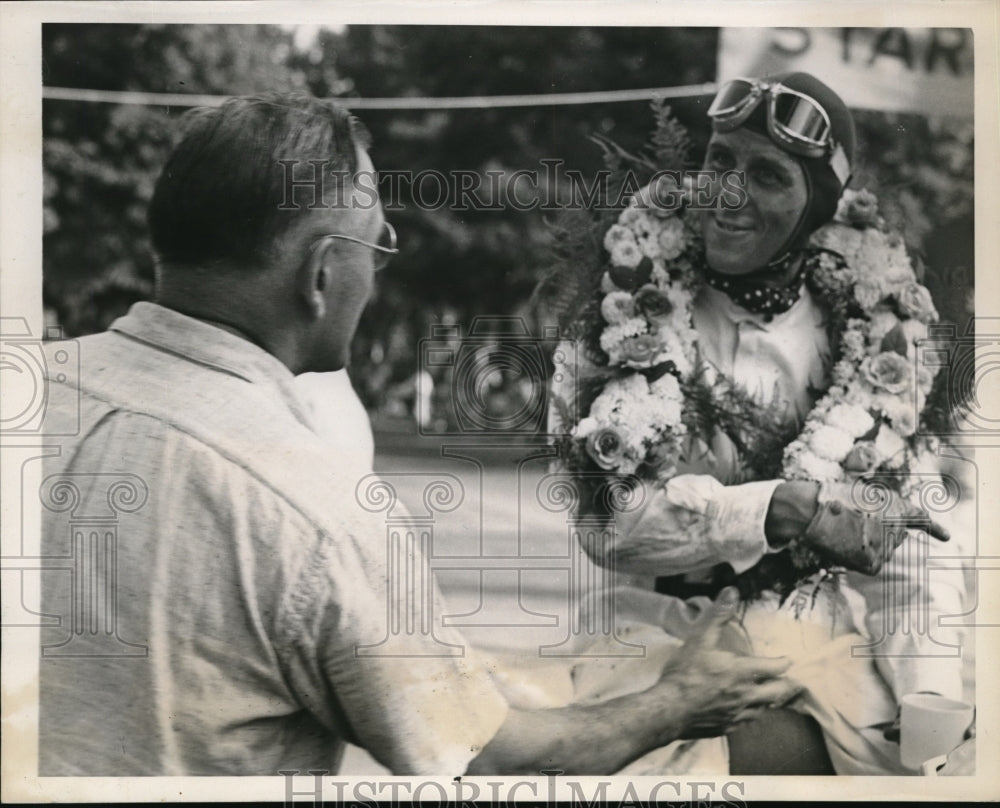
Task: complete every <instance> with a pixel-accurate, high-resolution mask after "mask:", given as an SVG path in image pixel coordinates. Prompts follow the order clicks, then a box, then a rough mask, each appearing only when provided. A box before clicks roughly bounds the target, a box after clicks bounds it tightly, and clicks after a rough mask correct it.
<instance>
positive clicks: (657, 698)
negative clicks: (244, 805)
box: [39, 95, 797, 776]
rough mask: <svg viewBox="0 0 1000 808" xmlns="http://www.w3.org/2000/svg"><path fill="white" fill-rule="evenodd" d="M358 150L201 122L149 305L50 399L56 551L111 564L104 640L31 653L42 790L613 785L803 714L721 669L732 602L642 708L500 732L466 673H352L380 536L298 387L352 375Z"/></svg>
mask: <svg viewBox="0 0 1000 808" xmlns="http://www.w3.org/2000/svg"><path fill="white" fill-rule="evenodd" d="M367 145H368V143H367V136H366V134H365V132H364V129H363V128H362V127H361V125H360V124H359V123H358V122H357V121H356V120H355V119H354V118H353V117H352V116H351V115H350V114H349V113H348V112H346V111H345V110H343V109H341V108H338V107H336V106H333V105H331V104H328V103H325V102H321V101H318V100H316V99H311V98H307V97H303V96H294V95H280V96H279V95H271V96H262V97H252V98H236V99H231V100H229V101H228V102H226V103H225V104H224V105H222V106H221V107H218V108H214V109H200V110H196V111H194V112H193V113H191V114H189V117H188V119H187V121H186V129H185V132H184V135H183V138H182V140H181V141H180V142H179V144H178V145H177V147H176V148H175V150H174V152H173V154H172V155H171V157H170V159H169V161H168V162H167V164H166V166H165V168H164V170H163V173H162V175H161V176H160V178H159V180H158V182H157V185H156V190H155V193H154V196H153V200H152V203H151V206H150V211H149V223H150V229H151V234H152V241H153V246H154V249H155V252H156V255H157V296H156V302H155V303H138V304H136V305H135V306H134V307H133V308H132V309H131V310H130V311H129V313H128V314H127V315H126V316H125V317H122V318H120V319H118V320H117V321H115V322H114V323H113V324H112V325H111V327H110V330H109V331H107V332H105V333H102V334H97V335H94V336H91V337H86V338H84V339H82V340H80V341H79V349H80V370H79V373H78V376H76V375H73V374H71V375H70V377H69V378H68V379H66V380H65V381H63V382H60V381H58V380H56V379H52V380H50V384H49V395H50V400H49V407H48V411H47V416H46V418H47V421H46V424H47V427H46V428H47V432H48V434H49V436H50V438H49V440H50V442H51V443H53V444H55V445H58V446H59V451H58V453H56V454H54V455H53V456H50V457H48V458H47V461H46V462H47V465H46V468H45V481H44V482H43V486H42V489H43V490H42V500H43V504H45V506H46V507H45V508H44V510H43V520H44V521H43V536H42V542H43V553H44V554H45V555H46V556H50V555H62V556H67V557H72V556H73V546H72V544H71V538H72V537H71V533H70V529H69V525H68V520H69V519H70V518H71V515H75V516H73V517H72V518H75V517H78V516H79V515H80V514H91V513H96V512H105V511H106V509H107V507H108V506H109V505H111V506H112V507H114V506H119V507H118V508H117V510H116V514H117V518H118V523H117V531H118V536H119V540H118V543H117V546H116V550H115V552H116V554H117V560H116V562H115V565H114V566H110V567H103V566H100V565H99V568H98V570H97V572H96V575H97V579H96V580H95V581H92V582H91V583H90V584H87V585H88V586H93V587H95V590H94V591H100V592H111V593H112V597H113V598H114V599H115V608H116V610H117V611H116V613H115V614H116V617H115V621H114V636H113V637H111V639H110V640H109V635H108V634H107V633H102V632H88V631H80V632H76V633H75V634H73V635H72V636H71V637H70V638H69V639H67V635H68V634H69V631H68V629H67V628H66V627H65V626H66V625H67V621H63V622H64V626H63V627H57V628H45V629H43V634H42V645H43V652H42V659H41V662H40V720H39V737H40V741H39V747H40V749H39V752H40V756H39V760H40V764H39V768H40V774H42V775H43V776H44V775H84V776H98V775H103V776H128V775H195V774H217V775H224V774H239V775H274V774H276V773H277V772H278V771H279V770H282V769H284V770H289V769H290V770H299V771H305V770H308V769H326V770H331V769H335V768H336V766H337V764H338V761H339V759H340V756H341V754H342V751H343V745H344V742H345V741H351V742H353V743H357V744H359V745H360V746H362V747H364V748H365V749H367V750H368V752H369V753H370V754H371V755H372V756H373V757H374V758H375V759H377V760H378V761H379V762H380V763H382V764H383V765H384V766H386V767H387V768H389V769H390V770H391V771H392V772H393V773H395V774H416V773H423V774H439V775H449V776H450V775H457V774H461V773H464V772H468V773H470V774H476V773H483V774H485V773H493V774H504V773H515V772H533V773H537V772H539V771H540V770H541V769H559V770H562V771H564V772H567V773H584V774H600V773H606V772H612V771H615V770H617V769H618V768H620V767H621V766H622V765H624V764H625V763H627V762H628V761H630V760H632V759H634V758H636V757H638V756H640V755H642V754H644V753H645V752H647V751H649V750H650V749H653V748H656V747H658V746H662V745H664V744H666V743H668V742H670V741H673V740H675V739H678V738H690V737H704V736H711V735H718V734H721V733H723V732H724V731H725V730H726V729H727V728H728V727H730V726H732V725H733V724H734V723H735V722H738V721H742V720H746V719H748V718H752V717H754V716H755V715H757V714H759V712H760V710H761V709H763V708H764V707H766V706H768V705H771V704H774V703H782V702H784V701H786V700H788V699H789V698H791V697H793V696H794V695H795V694H796V692H797V689H796V686H795V685H793V684H792V683H790V682H789V681H787V680H786V679H784V678H783V677H782V673H783V672H784V671H785V669H786V668H787V663H786V662H785V661H783V660H774V659H772V660H765V659H755V658H740V657H736V656H734V655H732V654H729V653H727V652H725V651H722V650H719V649H718V648H717V647H716V642H717V639H718V634H719V631H720V629H721V627H722V625H723V624H724V623H725V621H726V620H728V619H729V618H730V617H731V616H732V614H733V613H734V607H735V604H736V599H735V598H733V597H728V594H734V593H727V596H723V597H720V599H719V603H718V604H717V606H716V610H717V611H716V615H715V617H714V619H713V620H712V621H711V624H710V626H709V628H708V629H707V630H706V632H705V633H704V634H703V635H701V636H699V637H697V638H695V639H692V640H690V641H689V642H688V643H687V644H685V645H684V646H683V647H682V648H681V650H680V652H679V653H677V654H675V655H674V656H673V657H672V658H671V660H670V661H669V662H668V663H667V664H666V666H665V667H664V669H663V672H662V675H661V678H660V679H659V681H658V682H657V683H656V684H655V685H654V686H653V687H651V688H650V689H648V690H646V691H644V692H641V693H638V694H634V695H629V696H624V697H621V698H617V699H614V700H611V701H608V702H605V703H602V704H596V705H591V706H569V707H562V708H555V709H548V710H520V709H515V708H513V707H511V706H509V705H508V704H507V702H506V701H505V699H504V698H503V697H502V696H501V695H500V693H499V691H498V690H497V688H496V686H495V685H494V683H493V682H492V680H491V678H490V675H489V674H488V673H487V672H486V671H485V670H484V669H483V668H481V667H478V666H477V664H476V663H475V662H473V661H470V660H467V659H464V658H454V657H438V658H431V657H420V656H411V657H386V656H376V655H364V654H362V653H360V652H359V650H358V649H361V648H363V647H365V646H373V645H376V644H378V643H379V642H380V641H381V640H382V639H383V638H384V637H385V636H386V625H385V620H386V617H385V615H386V611H387V609H386V605H387V603H388V598H389V593H388V592H387V584H386V581H387V574H386V560H385V558H384V557H383V556H384V553H385V542H384V524H383V523H382V522H380V521H379V520H378V519H377V518H376V517H374V516H373V515H371V514H367V513H364V512H363V511H362V510H361V508H360V507H359V506H358V504H357V502H356V501H355V499H354V490H355V486H356V484H357V481H358V478H359V473H358V470H357V469H356V468H353V467H352V468H351V469H344V468H341V469H338V468H336V467H335V466H336V465H337V464H335V463H331V460H330V454H329V450H328V448H327V447H326V446H325V444H324V443H323V442H322V441H320V440H318V439H317V434H316V432H315V431H314V428H313V424H312V417H313V416H312V411H311V409H310V408H309V407H308V406H307V405H306V404H305V403H304V401H303V400H302V399H301V398H300V396H299V393H298V391H297V389H296V387H295V386H294V385H293V380H294V377H295V375H297V374H300V373H305V372H310V371H315V372H326V371H332V370H337V369H340V368H343V367H344V365H345V364H346V362H347V358H348V349H349V345H350V341H351V338H352V336H353V334H354V331H355V328H356V326H357V323H358V320H359V318H360V316H361V313H362V310H363V309H364V307H365V304H366V302H367V301H368V299H369V296H370V294H371V292H372V288H373V275H374V272H375V271H376V269H378V268H379V267H380V265H381V264H382V263H384V260H385V259H386V258H388V256H389V255H391V254H392V253H393V252H395V243H394V242H395V238H394V233H393V231H392V230H391V228H390V227H389V225H388V224H387V223H386V221H385V219H384V217H383V213H382V209H381V206H380V205H379V204H378V200H377V196H376V194H375V192H374V182H372V181H370V180H371V178H372V176H373V166H372V163H371V160H370V159H369V156H368V153H367ZM279 160H285V161H287V160H292V161H294V164H295V165H296V166H297V167H299V168H298V170H299V171H302V170H305V171H306V172H308V171H309V170H310V164H309V161H324V165H325V173H324V175H323V177H324V181H327V180H329V183H330V187H329V188H327V187H326V186H324V187H323V189H322V190H323V192H324V193H323V200H324V201H327V202H330V204H329V205H322V204H305V203H303V204H300V205H298V207H297V208H294V207H292V206H289V205H287V204H285V205H283V204H282V202H283V200H284V199H285V191H286V187H285V177H284V171H283V169H282V166H281V165H280V163H279V162H278V161H279ZM345 176H346V177H350V178H353V179H352V180H349V181H347V183H346V184H345V185H342V186H337V182H336V179H337V177H345ZM365 177H367V178H368V180H369V181H368V182H367V184H364V183H362V180H363V179H364V178H365ZM304 196H306V197H308V193H307V194H305V195H304ZM296 198H297V199H298V201H299V202H303V194H301V189H300V193H299V194H297V197H296ZM338 198H339V202H340V204H336V202H337V201H338ZM308 201H309V200H308V199H306V200H305V202H308ZM47 350H49V351H55V350H58V344H55V345H49V346H48V347H47ZM77 418H78V419H79V428H78V429H77V428H75V426H74V423H75V420H74V419H77ZM71 433H72V436H71V437H67V438H59V437H57V436H60V435H65V434H71ZM348 465H352V464H348ZM115 481H118V482H115ZM118 483H123V484H124V486H125V488H126V489H128V490H129V491H131V492H132V493H131V494H128V493H126V495H125V496H124V498H123V497H122V493H121V490H120V489H121V486H119V489H116V490H117V493H113V492H111V490H110V489H111V488H113V487H114V485H117V484H118ZM102 509H105V510H104V511H102ZM95 535H96V534H95ZM106 569H111V570H112V573H111V576H112V577H111V578H110V579H108V578H102V577H101V576H105V570H106ZM115 570H116V572H115ZM115 576H116V577H115ZM83 585H84V584H80V586H83ZM74 586H76V584H74V583H73V579H72V576H71V575H70V574H69V571H68V570H62V571H60V570H49V571H46V572H44V573H43V583H42V592H43V594H42V597H43V611H44V612H45V613H46V614H52V615H73V614H77V613H76V612H74V611H73V604H71V602H70V601H71V598H72V597H73V596H74V595H75V594H76V595H79V591H78V590H77V589H74ZM436 597H437V596H436V590H435V598H436ZM77 605H78V604H77ZM438 613H439V612H438ZM436 636H437V637H438V638H439V639H440V640H441V641H444V642H448V643H453V644H456V645H464V643H463V642H462V638H461V636H460V635H459V634H457V633H456V632H454V631H450V630H447V629H438V630H437V633H436ZM413 642H415V643H417V645H419V642H418V640H416V639H415V640H413ZM109 643H110V645H109ZM71 648H72V649H73V650H72V652H70V651H69V650H68V649H71ZM109 648H110V651H109ZM142 649H145V651H143V650H142ZM421 650H422V648H420V647H417V646H414V652H415V654H416V653H419V652H420V651H421Z"/></svg>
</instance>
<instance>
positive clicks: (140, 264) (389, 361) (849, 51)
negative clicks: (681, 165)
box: [42, 24, 974, 433]
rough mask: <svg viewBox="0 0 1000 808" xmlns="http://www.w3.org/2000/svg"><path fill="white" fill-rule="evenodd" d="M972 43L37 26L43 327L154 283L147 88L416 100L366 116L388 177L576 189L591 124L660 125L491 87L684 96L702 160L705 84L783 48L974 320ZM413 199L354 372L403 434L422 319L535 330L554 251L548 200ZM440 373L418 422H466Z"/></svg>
mask: <svg viewBox="0 0 1000 808" xmlns="http://www.w3.org/2000/svg"><path fill="white" fill-rule="evenodd" d="M942 32H943V33H942ZM965 33H967V32H963V31H962V30H961V29H937V30H936V31H929V30H927V29H905V30H904V29H725V30H720V29H715V28H641V29H640V28H569V27H567V28H539V27H533V28H519V27H497V26H463V27H448V26H382V25H366V26H341V27H331V28H324V27H319V26H299V27H295V26H271V25H132V24H46V25H44V26H43V43H42V47H43V84H44V87H45V99H46V100H45V101H44V112H43V126H44V178H45V189H44V222H45V236H44V253H43V254H44V300H45V306H46V316H47V319H48V322H49V323H50V324H58V325H61V326H62V328H63V329H64V332H65V334H66V335H67V336H82V335H85V334H89V333H93V332H96V331H101V330H103V329H105V328H106V327H107V325H108V324H109V323H110V322H111V321H112V320H113V319H114V318H115V317H117V316H119V315H120V314H122V313H123V312H124V311H126V310H127V308H128V307H129V305H131V303H132V302H134V301H136V300H139V299H144V298H147V297H149V296H150V295H151V294H152V282H153V260H152V256H151V254H150V249H149V241H148V238H147V234H146V225H145V215H146V206H147V203H148V202H149V199H150V196H151V194H152V189H153V184H154V182H155V179H156V176H157V174H158V171H159V169H160V167H161V166H162V164H163V162H164V160H165V158H166V155H167V153H168V151H169V149H170V147H171V143H172V141H173V138H174V137H175V134H176V122H177V119H178V118H179V116H180V115H181V114H182V113H183V112H184V111H185V109H186V106H180V105H175V106H166V105H163V104H162V103H161V102H158V101H157V94H161V93H182V94H208V95H215V96H226V95H234V94H246V93H254V92H260V91H265V90H299V91H303V92H307V93H312V94H315V95H316V96H319V97H324V98H340V99H343V102H344V103H345V104H346V105H348V106H352V104H357V103H358V101H357V99H369V100H370V99H379V98H383V99H401V98H402V99H409V101H410V102H411V103H410V106H411V107H413V108H410V109H393V110H387V109H360V110H358V111H357V114H358V115H359V117H361V118H362V120H363V121H364V122H365V123H366V125H367V126H368V128H369V129H370V130H371V131H372V133H373V136H374V143H375V145H374V149H373V151H372V157H373V159H374V161H375V164H376V167H377V168H378V169H379V170H380V171H382V172H384V173H385V174H389V173H391V172H394V171H404V170H408V171H413V172H419V171H423V170H429V169H434V170H437V171H440V172H445V173H448V172H454V171H465V172H475V173H476V174H478V175H480V176H483V177H484V178H485V177H486V172H490V171H492V172H504V174H506V175H508V176H509V175H510V173H511V172H515V171H517V170H519V169H527V170H529V171H537V172H538V173H539V174H544V171H545V168H544V164H543V163H542V161H543V160H553V159H557V160H561V161H563V166H562V169H561V170H563V171H565V170H577V171H580V172H582V176H583V177H589V176H591V175H592V174H593V173H594V172H595V171H597V170H598V169H600V168H601V167H602V158H601V150H600V148H599V147H598V146H597V145H596V144H595V143H594V141H593V140H592V139H591V136H592V135H595V134H598V135H603V136H606V137H609V138H612V139H613V140H614V141H616V142H617V143H619V144H620V145H622V146H623V147H624V148H626V149H629V150H634V149H638V148H639V147H640V146H641V145H642V144H643V143H645V141H646V140H647V138H648V135H649V132H650V130H651V128H652V125H653V117H652V114H651V112H650V107H649V102H648V99H642V98H640V99H639V100H632V101H617V102H614V103H611V102H600V101H597V102H595V101H592V100H589V101H587V102H585V103H574V104H566V105H536V106H504V105H502V104H503V102H502V101H501V100H500V99H496V98H495V97H497V96H508V95H514V94H517V95H522V94H523V95H528V96H535V95H539V94H549V93H574V92H595V91H621V90H633V89H644V88H662V87H681V88H684V87H691V88H693V89H692V90H691V92H689V93H687V94H685V96H684V97H680V98H674V99H671V100H670V101H669V103H670V105H671V107H672V109H673V111H674V114H675V116H676V117H677V118H678V119H679V120H680V121H681V122H682V123H683V124H685V125H686V126H687V127H688V128H689V131H690V133H691V136H692V138H693V141H694V149H693V152H692V154H693V155H694V157H695V160H697V158H698V157H699V156H700V150H701V149H700V147H701V146H702V145H703V144H704V142H705V141H706V139H707V136H708V131H707V127H706V126H705V120H704V110H705V109H706V106H707V103H708V101H709V100H710V98H711V96H710V94H708V92H710V88H706V87H701V88H699V87H698V85H702V84H705V83H712V82H715V81H716V78H717V76H721V77H722V78H730V77H731V76H733V75H739V74H749V73H755V72H759V71H760V70H762V69H766V68H770V67H773V65H772V64H771V62H770V61H768V60H771V61H773V60H774V59H778V60H779V64H778V65H777V66H778V67H781V66H783V65H786V64H789V65H792V66H795V65H796V64H798V63H803V64H805V65H806V66H807V69H809V70H811V71H812V72H815V73H816V74H817V75H819V76H820V77H822V78H824V79H826V80H827V81H829V82H830V83H831V84H832V85H833V86H834V87H835V88H836V89H838V90H839V91H841V92H842V93H843V94H844V95H845V98H846V99H847V100H848V103H849V104H851V105H852V106H854V107H855V108H856V110H857V121H858V124H859V135H860V149H859V155H858V156H859V160H858V163H857V168H856V171H855V177H856V179H855V185H856V186H860V185H864V186H867V187H869V188H871V189H873V190H875V191H876V192H877V193H878V194H879V196H880V200H881V204H882V208H883V213H884V214H885V216H886V218H887V220H888V221H889V223H890V225H892V226H894V227H895V228H897V229H898V230H900V231H901V232H902V233H903V235H904V237H905V239H906V242H907V244H908V245H909V247H910V250H911V253H912V255H913V256H914V259H915V262H916V263H917V264H918V271H920V272H923V273H924V278H925V283H926V284H927V285H928V286H929V287H930V288H931V290H932V293H933V294H934V296H935V298H936V302H937V304H938V308H939V309H940V311H941V312H942V315H943V316H944V317H945V318H946V319H949V320H951V321H953V322H955V323H957V324H958V325H959V327H960V328H964V325H965V322H966V321H967V319H968V317H969V316H970V315H971V313H972V279H973V266H972V260H973V243H974V238H973V224H972V200H973V162H972V149H973V142H972V136H973V129H972V117H971V101H970V102H969V104H968V109H964V108H963V107H962V103H963V99H962V98H961V97H960V96H961V95H962V93H961V92H956V87H958V88H960V89H961V88H962V87H965V86H967V87H968V88H969V93H970V98H971V67H970V66H971V47H972V43H971V34H969V35H968V37H967V41H966V38H965ZM796 59H798V60H799V62H796V61H795V60H796ZM782 60H784V61H782ZM852 71H853V72H852ZM859 75H861V76H862V77H864V78H865V79H866V80H864V81H860V82H859V81H858V80H857V79H858V76H859ZM72 90H91V91H98V95H100V91H105V92H106V91H119V92H120V91H125V92H131V93H133V95H132V96H129V97H128V99H127V100H128V101H129V103H109V102H107V101H104V100H100V101H97V100H93V98H90V99H88V100H78V98H79V97H74V96H73V94H72V92H67V91H72ZM699 90H700V91H699ZM67 96H68V97H67ZM455 96H484V97H486V100H485V101H484V102H483V106H482V107H480V108H475V109H448V108H433V107H434V105H433V103H431V102H427V103H426V104H425V106H426V107H430V108H421V105H422V99H436V98H441V97H455ZM123 98H124V97H118V100H119V101H121V100H123ZM490 98H493V99H494V101H493V102H491V101H490ZM956 99H957V100H956ZM942 111H943V112H946V113H948V114H946V115H942V114H941V113H942ZM484 183H485V179H484ZM384 190H386V193H387V194H388V193H389V190H388V189H384ZM549 190H551V189H547V188H546V187H544V183H543V184H541V185H539V186H537V187H535V188H534V189H532V187H531V186H530V185H527V184H522V185H521V186H520V187H519V191H518V193H519V198H520V199H522V200H530V199H531V196H532V193H535V194H537V195H538V196H539V197H541V196H542V195H544V194H546V193H547V192H548V191H549ZM408 191H409V189H408V187H407V186H406V185H405V184H404V185H402V186H401V190H399V191H396V192H392V195H393V198H394V200H395V202H396V203H397V204H394V205H393V208H392V209H390V210H389V211H387V215H388V218H389V219H390V220H391V221H392V223H393V224H394V225H395V227H396V229H397V231H398V233H399V242H400V248H401V253H400V255H399V256H398V257H397V259H396V260H395V261H394V262H393V263H392V264H390V266H389V268H388V269H387V270H386V271H385V272H383V273H381V275H380V277H379V288H378V292H377V296H376V298H375V299H374V300H373V302H372V304H371V310H370V311H369V312H368V316H366V317H365V318H364V319H363V321H362V325H361V329H360V332H359V334H358V337H357V339H356V341H355V344H354V355H353V359H352V365H351V368H350V374H351V377H352V381H353V383H354V386H355V388H356V390H357V391H358V393H359V395H360V396H361V399H362V401H363V402H364V404H365V406H366V407H367V408H368V410H369V412H370V413H371V414H372V416H373V417H374V420H375V425H376V432H377V433H378V432H380V431H385V430H388V431H390V432H395V433H405V432H411V431H414V430H413V427H414V426H415V424H414V418H415V410H416V409H417V408H416V399H417V388H418V384H417V380H418V364H419V361H418V360H419V357H418V346H419V340H420V339H422V338H425V337H428V336H429V335H430V329H431V327H432V326H435V325H438V326H441V325H444V326H448V325H453V326H458V327H460V328H461V329H464V333H465V334H467V333H468V328H469V325H470V323H471V321H472V318H473V316H475V315H482V314H487V315H516V316H520V317H522V318H524V322H525V323H526V324H528V327H529V328H530V329H532V330H533V331H534V332H535V333H536V334H538V333H541V331H540V329H541V327H542V326H543V325H544V322H543V321H544V319H545V315H544V314H543V313H540V312H538V311H536V310H534V309H533V307H532V306H531V305H530V304H529V298H530V295H531V292H532V289H533V288H534V287H535V285H536V283H537V282H538V280H539V279H540V277H542V276H543V275H544V272H545V270H546V268H547V266H548V264H549V262H550V244H549V231H548V229H547V224H546V222H547V217H551V216H552V212H551V211H544V210H537V209H536V210H523V209H516V208H512V207H510V206H507V207H504V206H502V205H501V206H494V209H487V210H458V209H456V206H455V205H454V202H455V200H454V198H445V199H443V200H442V204H440V205H436V206H434V209H429V208H428V206H426V205H425V206H420V205H416V204H412V200H410V199H408V198H407V193H408ZM450 191H451V192H452V193H454V188H451V189H450ZM387 324H388V327H386V325H387ZM451 371H452V369H451V368H448V367H443V368H435V369H433V374H432V376H431V378H425V380H424V381H433V385H430V384H425V385H424V387H423V390H424V392H425V395H426V398H427V401H426V402H425V405H424V407H423V409H422V410H421V411H420V416H421V417H422V418H423V420H424V421H425V423H424V431H430V432H434V431H438V432H442V433H443V432H448V431H453V430H455V429H456V423H455V413H454V408H453V407H452V405H451V394H450V390H451V385H450V381H451V380H450V378H449V374H450V373H451ZM487 378H488V384H486V385H485V392H484V395H485V396H486V399H487V400H486V402H485V403H484V405H483V406H484V407H485V408H486V409H488V410H489V412H490V413H491V414H492V415H494V416H496V417H498V418H501V419H502V417H503V415H504V414H505V413H507V412H510V413H516V412H518V411H519V410H520V409H522V408H523V407H524V405H525V401H524V398H525V396H526V395H530V393H531V391H530V390H528V389H526V388H528V387H530V385H526V384H525V380H524V379H523V378H518V373H517V369H516V368H515V369H511V368H501V367H498V368H497V369H496V372H495V373H492V374H487Z"/></svg>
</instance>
